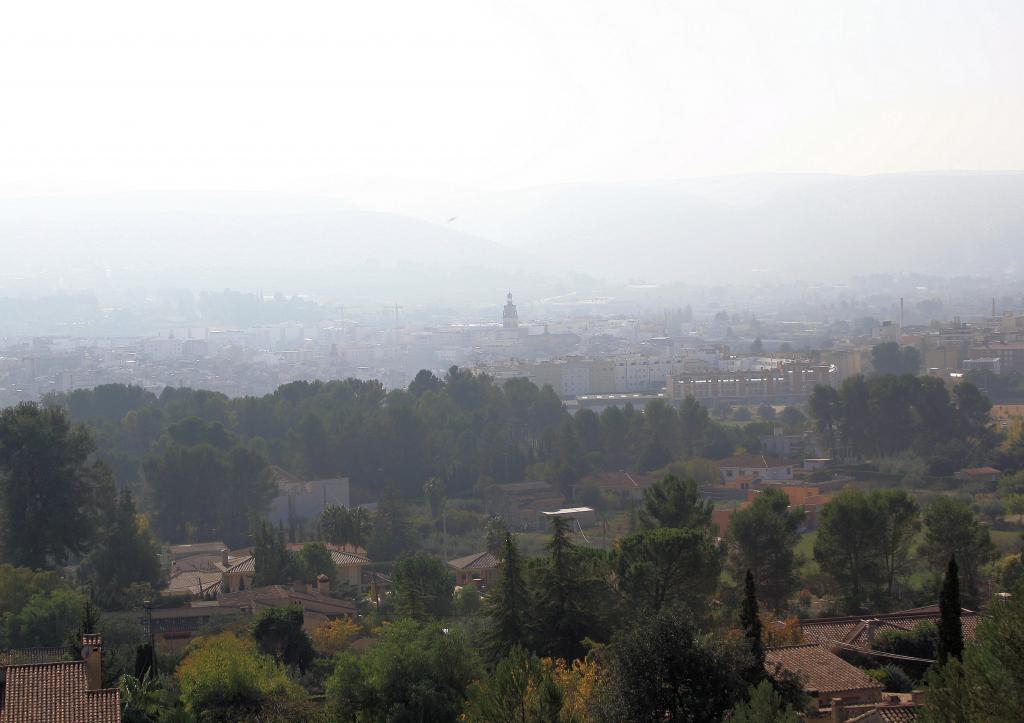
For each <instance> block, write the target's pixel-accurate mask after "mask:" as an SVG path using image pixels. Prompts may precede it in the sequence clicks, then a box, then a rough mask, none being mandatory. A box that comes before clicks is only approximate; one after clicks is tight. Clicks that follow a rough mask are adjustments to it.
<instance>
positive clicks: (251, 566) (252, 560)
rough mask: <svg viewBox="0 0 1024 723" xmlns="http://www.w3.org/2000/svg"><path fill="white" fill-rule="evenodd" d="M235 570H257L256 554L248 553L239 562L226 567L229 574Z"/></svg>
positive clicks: (247, 571) (249, 571) (225, 571)
mask: <svg viewBox="0 0 1024 723" xmlns="http://www.w3.org/2000/svg"><path fill="white" fill-rule="evenodd" d="M233 572H241V573H253V574H255V572H256V556H255V555H248V556H246V557H243V558H242V559H241V560H240V561H239V562H236V563H235V564H234V565H232V566H231V567H228V568H225V570H224V574H225V575H229V574H231V573H233Z"/></svg>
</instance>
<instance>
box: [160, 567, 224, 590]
mask: <svg viewBox="0 0 1024 723" xmlns="http://www.w3.org/2000/svg"><path fill="white" fill-rule="evenodd" d="M221 578H222V573H220V572H216V571H212V572H208V571H199V570H195V571H190V572H179V573H177V574H176V575H174V576H173V577H171V578H170V579H169V580H168V581H167V587H166V588H165V589H166V590H167V591H168V592H179V593H182V592H190V593H192V594H193V595H200V594H205V593H207V592H210V591H219V590H220V585H221Z"/></svg>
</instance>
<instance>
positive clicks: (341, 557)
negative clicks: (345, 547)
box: [328, 548, 370, 567]
mask: <svg viewBox="0 0 1024 723" xmlns="http://www.w3.org/2000/svg"><path fill="white" fill-rule="evenodd" d="M328 550H329V551H330V553H331V560H333V561H334V564H335V565H336V566H338V567H342V566H344V565H369V564H370V558H368V557H366V556H365V555H360V554H358V553H355V552H344V551H342V550H330V548H328Z"/></svg>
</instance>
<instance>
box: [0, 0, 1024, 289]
mask: <svg viewBox="0 0 1024 723" xmlns="http://www.w3.org/2000/svg"><path fill="white" fill-rule="evenodd" d="M1022 16H1024V7H1022V6H1021V5H1020V4H1019V3H1014V2H971V3H966V2H961V3H955V2H905V3H898V4H892V3H875V2H871V3H841V2H811V3H795V4H787V5H784V6H783V5H779V4H770V3H764V4H759V3H688V2H684V3H667V2H640V3H628V4H627V3H600V2H561V3H513V4H507V3H487V2H465V3H457V2H456V3H426V4H424V3H404V2H395V3H390V2H389V3H372V4H332V3H319V4H317V3H300V4H299V5H298V6H296V7H295V8H290V9H289V12H283V10H282V9H281V8H280V6H278V5H276V4H271V3H230V2H229V3H217V4H215V5H213V6H211V5H209V4H205V3H181V4H178V5H176V6H175V7H174V10H173V12H170V11H168V10H167V9H166V8H158V7H156V6H145V5H142V6H140V5H139V4H137V3H100V4H99V5H96V4H90V5H89V6H83V5H80V4H74V3H68V4H59V5H58V6H57V7H54V6H51V5H50V4H48V3H24V4H18V5H16V6H11V7H8V8H5V9H4V10H3V11H2V17H0V20H2V22H0V40H2V42H0V87H2V89H3V94H4V106H5V112H4V113H3V114H2V116H0V160H2V162H0V250H2V252H3V257H4V265H3V268H2V270H0V287H9V288H10V289H13V290H16V291H18V292H19V293H23V292H25V291H27V290H33V291H52V290H54V289H82V288H95V287H103V286H118V285H124V286H139V285H143V286H145V285H148V284H150V283H152V282H153V276H154V275H158V276H163V283H164V284H167V285H172V286H173V285H176V286H181V287H185V288H193V289H200V288H223V287H226V286H228V287H238V286H240V285H244V286H245V288H255V287H266V288H267V289H283V290H284V291H286V292H289V293H305V292H311V291H312V292H316V293H323V292H325V291H329V287H330V281H325V279H324V278H322V277H321V276H318V274H322V275H324V276H326V275H328V274H329V273H333V274H341V275H348V276H358V277H359V279H360V293H363V292H365V296H367V297H368V298H374V299H376V300H382V299H395V298H398V299H405V300H408V299H411V298H419V299H426V298H429V294H424V293H420V290H417V291H416V292H415V293H410V294H409V296H407V297H403V291H402V289H401V288H399V289H397V290H396V289H390V288H388V287H389V285H392V284H393V285H395V286H399V287H410V288H412V287H416V285H417V284H416V281H417V279H418V278H419V279H422V278H423V275H424V274H423V271H424V270H430V271H431V273H440V274H441V275H442V276H444V275H445V274H451V275H452V278H450V279H448V280H447V281H446V283H445V284H444V285H443V286H444V289H443V292H442V291H441V290H436V298H438V299H441V298H452V297H453V296H458V294H459V292H460V291H461V289H460V278H462V279H467V278H468V277H469V276H470V275H471V274H470V272H471V271H472V272H473V273H474V274H475V278H477V279H481V278H482V279H486V280H487V283H486V284H485V285H484V286H485V287H488V288H489V287H492V286H493V287H501V286H504V285H508V282H509V280H510V278H509V275H510V274H515V273H521V274H525V275H528V276H538V275H539V276H542V277H546V278H551V279H553V280H559V283H565V280H566V279H568V278H571V277H573V276H575V277H579V276H580V275H584V276H587V277H590V278H594V279H600V280H605V281H608V282H610V283H613V284H621V283H623V282H626V281H630V280H634V281H635V280H643V281H648V282H654V283H660V284H665V283H672V282H679V281H684V282H690V283H707V282H715V283H750V282H756V283H761V282H763V281H764V280H765V279H766V278H772V279H777V278H783V277H784V278H789V279H794V278H801V279H804V280H828V281H842V280H844V279H846V278H848V276H849V275H850V274H856V273H902V272H906V271H909V270H914V271H918V272H923V273H933V274H940V275H949V274H954V273H956V274H981V275H984V274H999V275H1001V276H1005V275H1007V274H1011V275H1013V274H1017V273H1019V272H1020V268H1019V266H1018V262H1017V261H1016V259H1015V256H1016V254H1015V253H1014V251H1015V249H1016V248H1017V247H1018V246H1019V244H1020V241H1021V237H1022V235H1024V204H1022V203H1021V201H1022V200H1024V176H1022V175H1020V174H1018V173H1016V172H1015V171H1016V170H1017V169H1021V168H1024V134H1021V133H1020V132H1019V129H1020V128H1021V127H1022V126H1024V82H1022V81H1024V77H1022V75H1024V70H1022V69H1024V57H1022V56H1024V50H1022V49H1021V45H1020V43H1019V42H1018V36H1019V32H1018V31H1019V29H1020V27H1021V20H1022V19H1024V18H1022ZM967 251H970V253H966V252H967ZM798 259H799V261H797V260H798ZM367 262H372V266H373V268H368V267H367V266H366V264H367ZM147 268H148V269H149V273H148V275H147V272H146V269H147ZM402 268H405V269H406V270H407V271H408V273H406V275H405V276H402V271H401V269H402ZM168 270H170V271H171V273H167V271H168ZM391 272H395V273H397V274H398V275H397V276H392V275H391ZM462 272H465V273H462ZM96 278H99V279H103V280H104V281H103V282H102V283H100V282H97V281H96ZM304 284H305V285H306V286H305V287H304ZM572 285H573V283H567V285H566V287H565V288H568V287H571V286H572ZM364 287H365V288H364ZM465 291H466V292H467V294H468V295H470V296H474V298H475V299H477V300H482V299H483V298H484V296H485V293H483V292H485V291H486V289H481V288H479V287H478V288H476V289H474V287H473V284H472V283H469V282H467V283H466V288H465ZM475 291H480V292H481V293H479V294H475Z"/></svg>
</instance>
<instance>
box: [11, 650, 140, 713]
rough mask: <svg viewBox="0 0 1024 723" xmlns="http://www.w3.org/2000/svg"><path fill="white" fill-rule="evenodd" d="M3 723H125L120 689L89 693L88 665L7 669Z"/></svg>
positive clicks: (66, 664) (75, 663)
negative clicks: (122, 720)
mask: <svg viewBox="0 0 1024 723" xmlns="http://www.w3.org/2000/svg"><path fill="white" fill-rule="evenodd" d="M6 675H7V678H6V683H5V685H4V702H3V709H2V710H0V723H121V703H120V694H119V693H118V691H117V689H116V688H113V689H105V690H87V687H88V683H87V681H86V673H85V662H84V661H81V660H76V661H74V662H67V663H40V664H38V665H13V666H11V667H9V668H7V669H6Z"/></svg>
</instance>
